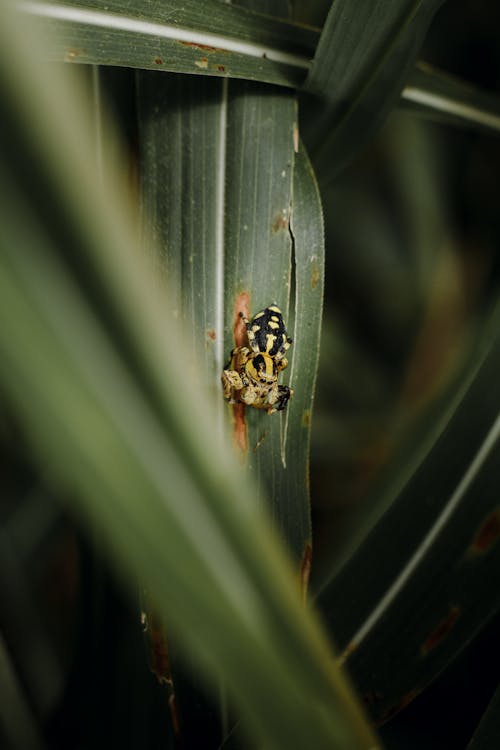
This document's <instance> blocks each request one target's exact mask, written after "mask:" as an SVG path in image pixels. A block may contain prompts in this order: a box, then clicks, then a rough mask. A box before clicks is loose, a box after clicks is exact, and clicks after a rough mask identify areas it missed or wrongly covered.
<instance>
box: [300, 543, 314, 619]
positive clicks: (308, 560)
mask: <svg viewBox="0 0 500 750" xmlns="http://www.w3.org/2000/svg"><path fill="white" fill-rule="evenodd" d="M311 567H312V547H311V545H310V544H309V543H306V544H305V545H304V552H303V553H302V562H301V565H300V584H301V590H302V600H303V602H304V604H305V602H306V599H307V589H308V587H309V577H310V575H311Z"/></svg>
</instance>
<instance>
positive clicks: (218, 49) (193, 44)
mask: <svg viewBox="0 0 500 750" xmlns="http://www.w3.org/2000/svg"><path fill="white" fill-rule="evenodd" d="M179 44H182V46H183V47H194V48H195V49H201V50H203V51H204V52H225V53H227V54H229V51H228V50H227V49H222V48H221V47H211V46H210V45H209V44H197V42H179Z"/></svg>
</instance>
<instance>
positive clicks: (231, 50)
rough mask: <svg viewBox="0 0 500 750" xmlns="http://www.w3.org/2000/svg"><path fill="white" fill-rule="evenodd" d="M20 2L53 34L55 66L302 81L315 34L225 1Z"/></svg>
mask: <svg viewBox="0 0 500 750" xmlns="http://www.w3.org/2000/svg"><path fill="white" fill-rule="evenodd" d="M142 6H143V7H141V8H140V10H139V9H134V8H133V7H131V5H130V3H129V2H127V1H126V0H106V1H105V0H72V1H70V0H62V1H61V2H57V3H55V2H41V1H40V2H39V1H38V0H33V1H32V2H28V1H26V2H24V1H23V2H21V3H19V4H18V7H19V9H20V10H21V11H23V12H27V13H29V14H30V15H32V16H34V17H35V18H36V19H37V22H38V23H39V24H40V30H42V29H43V30H46V31H48V32H50V36H49V39H50V47H49V58H50V59H51V60H55V61H66V62H76V63H98V64H102V65H124V66H126V67H132V68H141V69H150V70H169V71H174V72H182V73H192V74H193V73H197V74H201V75H211V76H219V77H226V76H230V77H233V78H248V79H251V80H260V81H267V82H269V83H276V84H280V85H283V86H291V87H296V86H297V85H300V83H301V82H302V81H303V80H304V77H305V74H306V71H307V68H308V66H309V61H310V58H311V57H312V54H313V51H314V47H315V44H316V41H317V31H316V30H314V29H310V28H307V27H304V26H300V25H297V24H292V23H289V22H288V21H285V20H283V19H278V18H271V17H269V16H265V15H262V14H259V13H253V12H252V11H250V10H247V9H246V8H239V7H237V6H233V5H230V4H228V3H223V2H219V0H204V2H203V3H202V4H200V3H199V2H196V0H194V1H193V0H191V2H178V1H177V0H169V2H168V3H163V2H158V0H150V1H149V2H147V3H143V4H142Z"/></svg>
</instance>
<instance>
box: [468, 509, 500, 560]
mask: <svg viewBox="0 0 500 750" xmlns="http://www.w3.org/2000/svg"><path fill="white" fill-rule="evenodd" d="M499 537H500V510H494V511H493V512H492V513H490V514H489V515H488V516H486V518H485V519H484V520H483V522H482V524H481V526H480V527H479V528H478V530H477V531H476V533H475V534H474V538H473V540H472V543H471V545H470V547H469V551H470V552H471V553H472V554H474V555H484V554H485V553H486V552H488V551H489V550H490V549H491V547H493V545H494V544H495V543H496V542H497V541H498V538H499Z"/></svg>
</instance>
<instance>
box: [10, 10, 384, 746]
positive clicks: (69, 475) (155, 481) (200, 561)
mask: <svg viewBox="0 0 500 750" xmlns="http://www.w3.org/2000/svg"><path fill="white" fill-rule="evenodd" d="M0 8H1V10H0V16H1V23H0V39H1V44H0V87H1V96H0V115H1V118H2V125H3V129H4V139H3V140H2V145H1V157H2V158H1V159H0V164H1V169H0V186H1V191H2V195H3V197H4V198H3V200H2V202H1V204H0V212H1V213H0V221H1V226H2V235H1V250H2V252H1V254H0V305H1V309H2V312H3V314H4V316H7V315H8V316H9V320H11V321H13V325H12V326H10V325H9V326H2V327H1V328H0V352H1V356H2V362H3V365H4V366H3V367H2V368H1V370H0V373H1V375H0V377H1V386H2V393H3V395H4V396H6V395H7V396H8V397H9V398H10V399H11V401H12V404H13V405H14V406H15V408H16V412H17V415H18V417H19V419H20V420H22V422H23V424H24V427H25V429H26V431H27V434H28V435H29V437H30V439H31V441H32V445H33V448H34V450H35V454H36V455H37V456H38V458H39V460H40V461H45V462H47V463H48V466H49V468H50V472H51V476H52V477H53V481H54V482H55V483H58V484H62V485H63V486H69V487H71V488H72V490H73V492H72V493H70V494H69V495H68V498H69V497H71V498H72V499H73V501H74V503H75V506H74V507H75V509H78V511H79V512H80V513H81V514H82V517H84V518H86V519H87V520H88V519H92V520H93V521H95V522H96V523H97V524H98V525H99V527H100V528H101V529H103V530H104V531H105V533H106V537H107V540H108V544H109V551H110V554H111V555H112V556H113V559H114V561H115V564H117V566H118V567H119V570H120V575H121V577H122V579H123V580H124V581H126V582H128V583H129V584H132V586H133V587H134V588H135V581H136V579H137V578H138V577H140V578H141V579H142V580H147V581H149V585H150V592H151V595H152V596H153V597H154V600H155V601H156V603H157V606H158V609H159V612H160V613H161V615H162V616H164V617H165V618H167V619H168V621H169V623H171V625H172V629H173V631H174V632H175V633H176V637H178V639H179V642H181V643H182V644H183V645H184V647H185V648H186V649H191V650H192V651H193V652H194V653H195V654H196V655H197V658H198V659H199V662H200V664H202V665H203V666H204V668H205V670H206V673H207V675H209V676H210V677H211V679H212V681H213V680H215V679H217V678H222V679H223V680H224V682H225V684H227V686H228V690H229V691H230V694H231V696H232V700H233V702H234V705H236V707H237V708H238V710H239V711H240V712H241V715H242V717H243V719H244V721H245V726H246V728H247V732H248V734H249V735H250V736H251V737H252V738H253V740H254V742H257V743H259V744H265V745H266V746H267V747H276V748H278V747H290V748H294V747H297V748H299V747H305V746H306V745H310V746H313V747H315V748H322V747H324V748H327V747H328V748H330V747H335V745H337V746H338V747H346V748H347V747H349V748H358V747H359V748H369V747H374V746H376V741H375V739H374V737H373V734H372V732H371V731H370V729H369V728H368V727H367V725H366V724H365V722H364V720H363V718H362V715H361V712H360V710H359V708H358V706H357V703H356V701H355V699H354V698H353V697H352V695H351V693H350V691H349V689H348V686H347V684H346V682H345V680H344V678H343V676H342V674H341V672H340V670H338V669H337V668H336V667H335V665H334V664H333V662H332V658H331V653H330V650H329V648H328V645H327V643H326V641H325V638H324V635H323V633H322V631H321V629H320V628H319V627H318V624H317V622H316V618H315V616H314V615H313V613H312V612H311V611H309V610H306V609H305V608H303V606H302V605H301V602H300V598H299V595H298V592H297V587H296V584H295V581H294V579H293V574H292V572H291V570H290V566H289V564H288V563H287V561H286V559H285V555H284V553H283V551H282V549H281V546H280V544H279V542H278V540H277V538H276V537H275V535H274V534H272V533H271V530H270V528H269V523H268V520H267V518H266V517H265V515H264V513H263V510H262V506H261V504H260V503H259V502H258V495H257V493H256V490H255V487H254V485H253V484H252V482H251V480H250V479H249V478H248V477H247V476H246V475H245V474H244V473H243V472H242V471H241V469H240V467H239V466H238V462H237V460H236V459H235V456H234V452H233V451H232V450H231V448H230V446H229V445H227V443H226V442H225V441H224V440H223V439H222V437H221V436H220V434H219V431H218V430H217V429H216V428H215V427H214V425H215V424H216V419H215V413H214V410H213V409H212V408H211V402H210V399H209V398H208V397H207V394H206V390H205V386H204V384H203V382H200V379H199V377H196V374H195V375H194V376H193V374H192V373H191V369H190V366H189V357H188V355H187V354H186V353H185V344H183V341H182V337H180V336H179V330H178V326H176V325H175V324H174V322H173V321H172V316H171V314H170V311H169V309H168V305H166V304H165V302H164V299H163V296H162V295H163V293H164V290H163V289H158V286H159V284H158V282H157V280H155V278H154V276H153V275H152V274H151V273H150V269H149V270H148V269H147V268H145V266H144V263H143V262H142V261H141V258H140V256H139V255H138V254H137V250H136V240H137V227H136V223H135V220H134V212H133V211H132V210H131V209H130V206H129V205H128V204H127V202H126V200H125V199H124V198H123V190H124V186H123V184H121V181H120V179H119V178H118V177H117V176H116V175H115V178H114V179H111V178H110V176H109V175H107V174H103V175H102V177H100V178H99V177H98V176H97V170H96V167H95V152H94V151H93V147H92V143H91V139H90V138H89V136H90V133H91V129H90V127H89V118H88V113H87V114H86V113H85V112H84V109H83V108H82V103H81V100H80V99H79V97H78V95H77V87H73V89H72V88H71V87H70V86H68V85H67V82H66V83H65V82H64V80H63V79H62V78H61V77H60V75H59V73H60V71H56V70H54V69H52V68H42V66H40V65H39V63H38V62H37V60H39V59H40V54H39V52H37V41H36V38H35V37H34V36H32V35H31V34H30V31H29V28H27V26H26V24H23V25H22V27H21V26H20V25H19V19H17V21H16V17H15V16H14V15H11V13H10V5H5V4H4V5H2V6H0ZM34 122H36V128H34V127H33V126H32V123H34Z"/></svg>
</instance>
